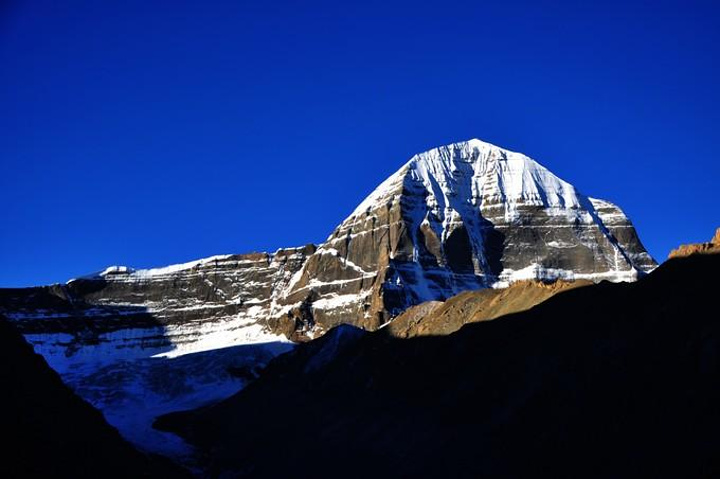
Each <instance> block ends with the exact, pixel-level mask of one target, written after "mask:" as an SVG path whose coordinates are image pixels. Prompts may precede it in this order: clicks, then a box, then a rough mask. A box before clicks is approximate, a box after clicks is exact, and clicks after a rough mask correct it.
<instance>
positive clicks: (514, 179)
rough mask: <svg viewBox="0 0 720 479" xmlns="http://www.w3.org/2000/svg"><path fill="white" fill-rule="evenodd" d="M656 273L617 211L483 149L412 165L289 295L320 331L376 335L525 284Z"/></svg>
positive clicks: (342, 231) (504, 154)
mask: <svg viewBox="0 0 720 479" xmlns="http://www.w3.org/2000/svg"><path fill="white" fill-rule="evenodd" d="M656 266H657V264H656V263H655V261H654V260H653V259H652V258H651V257H650V256H649V255H648V253H647V252H646V251H645V249H644V247H643V246H642V243H641V242H640V240H639V239H638V236H637V233H636V232H635V229H634V228H633V226H632V224H631V223H630V221H629V220H628V218H627V217H626V216H625V215H624V214H623V212H622V211H621V210H620V208H618V207H617V206H615V205H613V204H612V203H609V202H607V201H603V200H599V199H595V198H590V197H587V196H585V195H583V194H581V193H580V192H578V191H577V190H576V189H575V188H574V187H573V186H572V185H571V184H569V183H567V182H565V181H563V180H561V179H559V178H558V177H556V176H555V175H553V174H552V173H551V172H549V171H548V170H547V169H545V168H544V167H543V166H541V165H539V164H538V163H537V162H535V161H534V160H532V159H530V158H528V157H526V156H524V155H522V154H519V153H514V152H510V151H508V150H504V149H502V148H498V147H496V146H494V145H491V144H489V143H485V142H482V141H480V140H470V141H467V142H462V143H455V144H452V145H448V146H444V147H440V148H436V149H433V150H430V151H428V152H426V153H422V154H419V155H416V156H414V157H413V158H412V159H411V160H410V161H409V162H407V163H406V164H405V165H404V166H403V167H402V168H400V169H399V170H398V171H397V172H396V173H395V174H393V175H392V176H391V177H390V178H388V179H387V180H386V181H385V182H383V183H382V184H381V185H380V186H379V187H378V188H377V189H376V190H375V191H374V192H373V193H372V194H370V195H369V196H368V197H367V198H366V199H365V200H364V201H363V202H362V203H361V204H360V205H359V206H358V207H357V208H356V210H355V211H354V212H353V213H352V214H351V215H350V216H349V217H348V218H347V219H346V220H345V221H343V222H342V223H341V224H340V226H338V227H337V228H336V230H335V231H334V232H333V233H332V234H331V235H330V237H329V238H328V239H327V241H326V242H325V243H324V244H323V245H321V246H320V247H319V248H318V250H317V251H316V252H315V254H313V255H311V256H310V257H309V258H308V260H307V262H306V263H305V264H304V265H303V268H302V270H301V271H300V272H299V273H298V274H297V275H296V277H295V278H293V280H292V281H291V282H290V285H289V287H288V290H287V291H286V293H285V294H284V295H283V297H284V299H285V301H287V302H288V303H291V304H292V303H294V304H298V303H299V302H301V301H308V298H311V300H310V302H311V308H310V309H311V310H312V313H313V317H314V319H315V322H316V324H317V325H319V326H320V327H322V328H325V329H327V328H329V327H332V326H334V325H337V324H340V323H351V324H355V325H358V326H361V327H363V328H365V329H370V330H372V329H375V328H378V327H379V326H380V325H382V324H384V323H386V322H387V321H388V320H389V319H390V318H392V317H393V316H395V315H397V314H399V313H401V312H403V311H404V310H406V309H407V308H408V307H410V306H412V305H415V304H419V303H422V302H424V301H432V300H444V299H447V298H449V297H452V296H454V295H456V294H458V293H460V292H462V291H466V290H477V289H481V288H486V287H489V286H496V287H498V286H500V287H502V286H507V285H509V284H510V283H512V282H514V281H518V280H524V279H539V280H555V279H565V280H575V279H587V280H591V281H600V280H604V279H608V280H612V281H622V280H633V279H635V278H637V277H638V276H639V275H642V274H644V273H646V272H648V271H651V270H652V269H653V268H655V267H656Z"/></svg>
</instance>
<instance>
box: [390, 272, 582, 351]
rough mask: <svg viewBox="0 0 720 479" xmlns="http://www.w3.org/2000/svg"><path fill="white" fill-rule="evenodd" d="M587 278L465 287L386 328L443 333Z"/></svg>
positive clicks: (403, 334) (399, 332)
mask: <svg viewBox="0 0 720 479" xmlns="http://www.w3.org/2000/svg"><path fill="white" fill-rule="evenodd" d="M591 284H593V283H591V282H590V281H588V280H578V281H563V280H558V281H555V282H552V283H544V282H542V281H535V280H533V281H518V282H516V283H513V284H512V285H510V286H509V287H507V288H502V289H483V290H480V291H466V292H464V293H460V294H458V295H457V296H453V297H452V298H450V299H448V300H447V301H444V302H443V301H428V302H426V303H422V304H419V305H417V306H413V307H411V308H409V309H407V310H406V311H405V312H403V313H402V314H401V315H400V316H398V317H397V318H395V319H393V320H392V321H391V322H390V323H389V324H388V325H387V326H386V327H385V330H386V331H387V332H389V333H390V334H391V335H393V336H395V337H398V338H412V337H416V336H444V335H447V334H450V333H454V332H455V331H457V330H458V329H460V328H461V327H463V326H464V325H466V324H469V323H477V322H480V321H488V320H491V319H495V318H499V317H501V316H506V315H508V314H513V313H518V312H521V311H525V310H528V309H530V308H532V307H533V306H536V305H538V304H540V303H542V302H543V301H546V300H548V299H550V298H551V297H553V296H555V295H556V294H558V293H562V292H564V291H569V290H571V289H575V288H578V287H582V286H589V285H591Z"/></svg>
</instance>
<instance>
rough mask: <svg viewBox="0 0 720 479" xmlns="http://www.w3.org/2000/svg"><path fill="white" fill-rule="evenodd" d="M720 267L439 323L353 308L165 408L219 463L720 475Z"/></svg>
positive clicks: (258, 470) (281, 471)
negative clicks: (197, 395) (440, 330)
mask: <svg viewBox="0 0 720 479" xmlns="http://www.w3.org/2000/svg"><path fill="white" fill-rule="evenodd" d="M718 269H720V256H718V255H694V256H693V257H689V258H680V259H675V260H671V261H668V262H666V263H665V264H663V265H662V266H661V267H660V268H658V269H657V270H656V271H654V272H652V273H651V274H649V275H647V276H646V277H644V278H642V279H641V280H639V281H638V282H636V283H632V284H628V283H623V284H610V283H607V282H604V283H602V284H598V285H591V286H586V287H582V288H576V289H573V290H571V291H567V292H564V293H561V294H558V295H556V296H554V297H552V298H550V299H549V300H547V301H545V302H543V303H541V304H539V305H538V306H536V307H534V308H532V309H530V310H528V311H525V312H521V313H517V314H513V315H510V316H505V317H502V318H499V319H495V320H493V321H483V322H479V323H473V324H467V325H465V326H464V327H462V328H461V329H460V330H459V331H457V332H455V333H454V334H450V335H446V336H435V337H415V338H409V339H397V338H395V337H393V336H392V335H389V334H385V332H386V328H383V329H381V330H380V331H377V332H373V333H370V332H363V331H361V330H359V329H354V328H352V327H351V326H347V325H343V326H340V327H338V328H335V329H332V330H331V331H329V332H328V333H327V334H326V335H324V336H323V337H322V338H319V339H318V340H317V341H312V342H309V343H306V344H302V345H299V346H298V347H297V348H295V350H293V352H291V353H289V354H286V355H284V356H281V357H279V358H277V359H276V360H275V361H274V362H273V363H271V364H270V366H269V367H268V369H267V370H266V371H265V373H264V374H263V375H262V376H261V377H260V378H259V379H258V380H257V381H256V382H254V383H253V384H251V385H250V386H248V387H247V388H246V389H244V390H243V391H241V392H240V393H239V394H237V395H235V396H233V397H231V398H229V399H227V400H225V401H223V402H221V403H218V404H216V405H214V406H212V407H209V408H204V409H201V410H196V411H190V412H186V413H178V414H174V415H172V416H168V417H164V418H161V419H160V420H159V421H158V423H157V426H158V427H161V428H164V429H166V430H171V431H175V432H177V433H180V434H181V435H183V436H184V437H186V438H187V439H188V440H190V441H191V442H192V443H194V444H196V445H197V446H198V447H200V448H201V449H202V450H204V451H206V452H207V453H208V454H209V456H210V460H211V461H212V464H213V471H212V473H213V475H215V476H220V477H224V476H227V477H252V478H263V477H285V476H288V477H298V478H325V477H328V478H330V477H337V476H338V474H339V475H341V476H343V477H352V478H355V477H357V478H366V477H377V476H380V477H462V478H471V477H492V478H497V477H500V478H518V477H593V478H608V477H614V478H636V477H692V478H705V477H718V474H720V457H719V456H718V454H717V451H718V448H720V436H719V435H718V429H719V428H720V410H719V409H718V407H717V404H718V401H719V400H720V381H719V380H718V378H720V355H719V353H720V318H718V316H717V314H716V313H714V311H716V310H717V299H716V290H717V287H716V284H717V282H716V277H717V271H718ZM455 313H456V314H462V312H461V311H456V312H455ZM459 322H462V320H459ZM278 411H281V413H278ZM283 412H287V413H283ZM309 456H312V457H315V458H316V460H308V457H309Z"/></svg>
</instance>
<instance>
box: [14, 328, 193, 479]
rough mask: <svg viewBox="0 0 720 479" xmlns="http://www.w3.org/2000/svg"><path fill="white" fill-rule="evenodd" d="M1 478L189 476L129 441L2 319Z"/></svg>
mask: <svg viewBox="0 0 720 479" xmlns="http://www.w3.org/2000/svg"><path fill="white" fill-rule="evenodd" d="M0 384H2V389H3V392H2V395H0V408H1V409H2V414H0V431H2V435H3V437H4V440H3V446H2V448H3V453H2V460H0V475H1V476H2V477H88V478H96V477H128V478H130V477H185V476H186V473H185V472H184V471H183V470H181V469H179V468H177V467H176V466H173V465H172V464H170V463H167V462H165V461H163V460H160V459H158V458H154V457H149V456H145V455H143V454H141V453H139V452H138V451H136V450H134V449H133V448H132V447H131V446H130V444H128V443H127V442H125V441H124V440H123V439H122V438H121V437H120V435H119V434H118V432H117V431H116V430H114V429H113V428H112V427H110V426H109V425H108V424H107V423H106V422H105V420H104V419H103V417H102V414H101V413H100V412H99V411H97V410H95V409H93V408H92V407H91V406H90V405H89V404H87V403H86V402H85V401H83V400H82V399H80V398H79V397H77V396H76V395H75V394H74V393H73V392H72V391H71V390H70V388H68V387H67V386H66V385H65V384H63V382H62V381H61V380H60V377H59V376H58V375H57V373H56V372H54V371H53V370H52V369H50V367H49V366H48V365H47V364H46V363H45V361H44V360H43V359H42V357H41V356H39V355H37V354H35V353H33V350H32V347H31V346H30V345H29V344H28V343H27V342H26V341H25V340H24V339H23V338H22V336H21V335H20V333H19V332H18V331H17V330H15V328H13V327H12V326H11V325H10V324H9V323H8V321H7V320H6V319H5V318H2V317H0Z"/></svg>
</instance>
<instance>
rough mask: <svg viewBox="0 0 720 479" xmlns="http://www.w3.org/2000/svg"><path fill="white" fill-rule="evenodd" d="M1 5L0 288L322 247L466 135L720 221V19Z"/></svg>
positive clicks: (656, 235) (141, 4) (243, 5)
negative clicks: (427, 154)
mask: <svg viewBox="0 0 720 479" xmlns="http://www.w3.org/2000/svg"><path fill="white" fill-rule="evenodd" d="M588 3H590V2H577V1H573V2H539V1H534V2H514V1H509V0H503V1H496V2H482V1H474V2H467V3H455V2H452V1H444V2H428V3H422V2H408V3H404V4H403V3H397V2H389V1H378V2H376V1H362V2H357V3H350V2H346V1H337V0H335V1H329V2H320V1H317V2H316V1H308V2H299V1H293V2H287V3H283V2H281V1H274V2H268V1H262V2H259V1H258V2H243V1H233V2H217V1H211V0H204V1H196V2H182V1H177V0H174V1H168V2H161V1H146V0H129V1H123V2H108V1H96V0H88V1H75V0H67V1H62V2H60V1H55V0H51V1H42V0H41V1H33V0H23V1H13V0H5V1H4V2H0V107H1V108H2V115H0V161H1V163H0V165H1V167H2V169H1V170H0V202H1V203H2V217H0V286H26V285H33V284H45V283H51V282H61V281H65V280H67V279H69V278H71V277H73V276H77V275H81V274H84V273H88V272H92V271H96V270H99V269H102V268H104V267H105V266H107V265H111V264H125V265H129V266H134V267H151V266H161V265H165V264H171V263H177V262H184V261H190V260H193V259H197V258H200V257H204V256H210V255H214V254H223V253H244V252H250V251H264V250H270V251H273V250H275V249H277V248H278V247H285V246H295V245H301V244H305V243H309V242H320V241H323V240H324V239H325V238H326V237H327V235H328V234H329V233H330V232H331V231H332V229H333V228H334V227H335V226H336V225H337V224H338V223H339V222H340V221H341V220H342V219H344V218H345V217H346V216H347V215H348V214H349V213H350V212H352V210H353V209H354V207H355V206H356V205H357V204H358V203H359V202H360V201H361V200H362V199H363V198H364V197H365V196H366V195H367V194H368V193H369V192H370V191H372V190H373V189H374V188H375V186H376V185H377V184H378V183H380V182H381V181H382V180H383V179H384V178H385V177H387V176H388V175H390V174H391V173H392V172H394V171H395V170H397V169H398V168H399V167H400V166H401V165H402V164H403V163H404V162H405V161H406V160H407V159H408V158H409V157H410V156H412V155H413V154H414V153H418V152H420V151H424V150H427V149H429V148H431V147H434V146H438V145H442V144H447V143H451V142H453V141H460V140H466V139H469V138H473V137H477V138H480V139H482V140H485V141H489V142H491V143H494V144H497V145H499V146H503V147H505V148H508V149H511V150H516V151H521V152H524V153H526V154H527V155H529V156H531V157H533V158H535V159H536V160H538V161H539V162H540V163H542V164H544V165H545V166H547V167H548V168H549V169H550V170H551V171H553V172H554V173H555V174H557V175H558V176H560V177H561V178H563V179H565V180H567V181H570V182H571V183H573V184H574V185H575V186H577V187H578V188H579V189H580V190H581V191H582V192H584V193H586V194H589V195H592V196H597V197H600V198H605V199H608V200H611V201H613V202H616V203H618V204H619V205H620V206H621V207H622V208H623V209H624V210H625V212H626V213H627V214H628V215H629V216H630V217H631V219H632V220H633V221H634V223H635V225H636V227H637V229H638V231H639V233H640V237H641V239H642V240H643V242H644V243H645V245H646V246H647V247H648V249H649V250H650V252H651V253H652V254H653V255H654V256H655V257H656V258H658V259H659V260H663V259H664V258H665V257H666V255H667V253H668V251H669V250H670V249H671V248H672V247H674V246H675V245H677V244H679V243H681V242H694V241H703V240H707V239H709V238H710V237H711V236H712V234H713V232H714V229H715V227H718V226H720V164H719V163H720V162H719V160H720V158H718V151H720V133H719V132H720V70H719V69H720V61H718V59H719V58H720V28H718V24H720V3H719V2H717V1H710V2H696V1H692V0H683V1H677V2H663V1H658V0H654V1H646V2H636V1H622V2H612V1H598V2H595V5H588Z"/></svg>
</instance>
